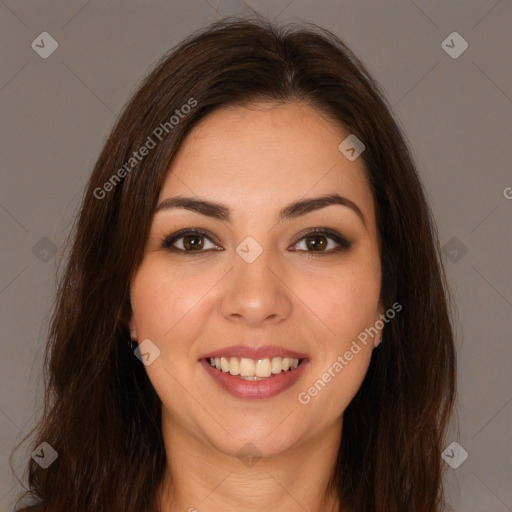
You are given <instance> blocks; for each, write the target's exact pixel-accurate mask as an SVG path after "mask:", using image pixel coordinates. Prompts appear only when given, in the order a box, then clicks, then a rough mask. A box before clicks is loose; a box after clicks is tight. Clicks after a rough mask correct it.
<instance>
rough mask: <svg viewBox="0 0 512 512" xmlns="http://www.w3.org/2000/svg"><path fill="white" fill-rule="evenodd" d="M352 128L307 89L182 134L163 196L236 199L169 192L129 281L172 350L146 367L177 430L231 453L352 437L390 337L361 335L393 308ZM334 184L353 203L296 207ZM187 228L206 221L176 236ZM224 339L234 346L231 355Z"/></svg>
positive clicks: (139, 315) (143, 335)
mask: <svg viewBox="0 0 512 512" xmlns="http://www.w3.org/2000/svg"><path fill="white" fill-rule="evenodd" d="M348 135H349V133H342V132H341V131H340V128H339V127H337V126H336V125H334V124H333V123H332V122H330V121H327V120H326V119H325V117H322V116H321V115H319V114H318V113H317V112H316V111H315V110H313V109H312V108H311V107H309V106H307V105H305V104H303V103H287V104H285V105H281V106H277V107H276V106H275V105H271V104H262V103H259V104H258V106H257V107H253V108H251V109H248V108H242V107H231V108H223V109H221V110H217V111H215V112H214V113H212V114H210V115H209V116H207V117H205V118H203V120H202V121H201V122H200V123H199V124H198V125H197V126H196V127H195V128H194V129H193V131H192V132H191V133H190V134H189V135H188V136H187V138H186V139H185V140H184V141H183V143H182V145H181V147H180V150H179V152H178V153H177V155H176V157H175V159H174V160H173V162H172V165H171V168H170V170H169V172H168V174H167V177H166V180H165V183H164V185H163V187H162V190H161V194H160V197H159V201H158V205H160V204H161V203H162V202H163V201H165V200H169V199H170V198H176V197H188V198H192V199H194V200H195V201H208V202H209V203H216V204H219V205H223V206H222V210H220V211H219V208H218V207H216V208H212V207H207V206H203V207H201V208H199V211H197V210H194V211H193V210H192V209H187V208H183V207H178V208H176V207H174V208H171V207H162V208H160V209H158V208H157V211H156V213H155V216H154V219H153V223H152V226H151V232H150V236H149V240H148V243H147V246H146V251H145V255H144V259H143V262H142V264H141V266H140V267H139V268H138V270H137V272H136V273H135V275H134V276H133V280H132V283H131V305H132V311H133V313H132V316H131V319H130V331H131V336H132V338H133V339H137V340H138V342H139V344H140V343H142V342H143V341H144V340H146V339H149V340H150V342H147V341H146V342H145V345H143V346H142V347H141V348H143V350H142V352H145V351H146V350H147V348H148V347H153V349H150V350H149V353H150V354H152V353H153V352H152V350H156V349H155V348H154V347H155V346H156V347H157V348H158V350H159V351H160V353H159V355H157V357H156V358H155V355H154V354H153V355H150V356H146V357H148V362H150V364H147V365H146V367H145V368H146V371H147V373H148V376H149V378H150V380H151V382H152V384H153V386H154V388H155V390H156V392H157V393H158V395H159V397H160V399H161V401H162V407H163V409H162V416H163V428H164V431H171V432H173V434H174V435H178V433H182V434H183V433H184V432H186V433H187V435H188V436H192V438H194V439H195V440H196V441H197V442H199V443H200V445H201V446H202V448H203V449H207V450H209V449H213V450H216V451H217V452H219V451H220V452H222V453H224V454H228V455H236V454H237V453H238V452H239V450H240V449H241V448H243V447H244V446H245V449H248V448H247V447H248V446H251V447H252V449H254V451H255V452H256V453H258V454H259V455H263V456H272V455H275V454H277V453H281V452H284V451H285V450H287V449H291V448H297V447H300V446H301V445H304V443H308V442H310V443H311V442H313V441H314V439H315V438H318V436H319V435H325V434H326V432H327V431H330V432H331V433H333V432H334V433H336V434H335V435H336V436H338V437H339V432H340V429H341V426H342V415H343V411H344V410H345V408H346V407H347V405H348V404H349V403H350V401H351V400H352V398H353V397H354V395H355V394H356V392H357V390H358V388H359V387H360V385H361V383H362V381H363V378H364V376H365V374H366V371H367V368H368V365H369V362H370V358H371V354H372V349H373V348H374V344H375V343H376V341H377V339H378V335H375V336H373V337H372V336H367V343H366V344H365V343H361V341H359V340H360V339H362V338H361V337H360V338H359V339H358V335H360V334H361V333H363V332H364V331H365V329H366V328H370V327H372V326H374V324H375V323H376V321H377V320H379V319H380V318H381V317H380V314H381V313H383V309H382V308H381V307H380V304H379V295H380V282H381V266H380V258H379V245H378V233H377V228H376V222H375V211H374V204H373V198H372V194H371V191H370V188H369V185H368V183H367V182H366V180H365V177H364V174H363V161H362V158H356V159H355V160H354V161H350V160H348V159H347V158H346V157H345V156H344V154H342V153H341V152H340V150H339V149H338V146H339V145H340V143H341V142H342V141H343V140H344V139H345V138H346V137H347V136H348ZM335 194H337V195H339V196H341V197H343V198H345V199H346V205H341V204H330V205H325V204H324V206H323V207H317V208H307V207H304V208H301V207H295V208H293V207H292V208H290V205H292V204H293V203H295V202H303V201H306V200H311V199H314V198H319V197H322V196H327V195H335ZM351 204H353V205H356V206H355V207H354V208H355V209H354V208H353V207H351V206H347V205H351ZM317 206H318V205H317ZM357 209H359V210H360V214H361V216H362V217H361V216H360V215H359V214H358V213H357V211H356V210H357ZM228 210H229V212H230V214H229V220H228V215H224V216H222V217H221V218H218V217H219V216H220V213H222V212H224V213H225V211H228ZM283 210H284V214H283V215H281V216H280V213H281V211H283ZM214 214H215V215H214ZM363 218H364V220H363ZM314 228H318V229H326V230H330V232H329V233H320V234H312V235H309V232H310V231H311V230H312V229H314ZM189 229H196V230H201V232H204V233H205V234H197V233H196V234H190V233H188V234H185V235H183V233H182V234H181V235H178V236H177V237H176V238H175V239H170V238H169V237H170V235H173V234H174V233H176V232H178V231H181V230H189ZM333 234H334V237H333V236H332V235H333ZM337 236H339V237H340V240H341V242H340V241H337V238H336V237H337ZM166 239H167V245H168V247H164V246H163V242H164V240H166ZM343 240H346V242H347V243H348V244H347V243H344V242H343ZM173 249H174V250H173ZM354 340H355V341H356V345H354ZM356 347H358V349H357V348H356ZM251 349H253V350H252V351H251ZM155 353H156V354H158V351H156V352H155ZM210 355H212V356H215V355H216V356H218V358H220V357H224V359H223V360H222V362H220V366H221V367H220V369H217V368H216V367H214V366H211V364H212V363H213V364H215V359H213V361H210V358H209V357H207V356H210ZM287 355H288V356H289V357H288V358H286V356H287ZM244 356H245V357H244ZM294 358H297V359H300V360H301V363H300V365H299V366H298V367H297V368H296V369H292V370H288V371H285V370H284V369H285V368H286V362H287V361H286V359H288V364H291V365H292V366H295V365H294V363H296V361H294ZM265 359H268V361H265ZM258 360H262V362H258ZM342 361H343V362H342ZM134 364H135V363H134ZM340 367H341V368H340ZM223 370H224V371H223ZM238 372H242V374H244V375H246V378H244V379H242V378H241V376H240V375H236V374H237V373H238ZM256 372H257V373H256ZM254 373H256V376H257V375H260V378H258V379H254V378H253V379H251V378H250V376H251V374H254ZM269 374H270V375H271V376H270V377H267V375H269ZM248 442H251V443H252V445H246V443H248Z"/></svg>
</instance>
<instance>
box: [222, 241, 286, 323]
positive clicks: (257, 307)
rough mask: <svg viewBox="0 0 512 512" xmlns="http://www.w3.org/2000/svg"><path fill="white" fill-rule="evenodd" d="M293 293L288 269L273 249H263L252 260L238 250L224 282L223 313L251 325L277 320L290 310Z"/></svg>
mask: <svg viewBox="0 0 512 512" xmlns="http://www.w3.org/2000/svg"><path fill="white" fill-rule="evenodd" d="M291 295H293V294H292V293H291V291H290V289H289V288H288V287H287V285H286V275H285V272H284V271H283V268H282V267H280V266H279V262H276V260H275V258H272V257H271V254H270V251H266V250H264V251H263V252H262V254H261V255H260V256H259V257H258V258H256V260H254V261H252V262H251V263H249V262H247V261H245V260H244V259H243V258H242V257H240V256H239V255H238V254H236V255H235V256H234V262H233V269H232V270H231V272H230V273H229V275H228V276H227V280H226V282H225V287H224V290H223V295H222V299H221V313H222V315H223V316H224V317H225V318H226V319H228V320H229V321H231V322H238V323H245V324H246V325H247V326H250V327H259V326H263V325H265V324H269V323H271V324H278V323H281V322H282V321H284V320H285V319H286V318H288V317H289V316H290V314H291V310H292V300H291Z"/></svg>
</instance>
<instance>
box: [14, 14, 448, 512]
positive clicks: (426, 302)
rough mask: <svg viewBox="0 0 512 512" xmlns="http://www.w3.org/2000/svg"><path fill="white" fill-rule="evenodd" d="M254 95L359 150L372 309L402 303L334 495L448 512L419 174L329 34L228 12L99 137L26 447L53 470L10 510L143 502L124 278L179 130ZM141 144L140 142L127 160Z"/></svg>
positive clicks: (147, 413)
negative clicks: (373, 266) (373, 242)
mask: <svg viewBox="0 0 512 512" xmlns="http://www.w3.org/2000/svg"><path fill="white" fill-rule="evenodd" d="M258 100H272V101H277V102H288V101H304V102H307V104H309V105H311V106H312V107H313V108H314V109H316V110H317V111H318V112H320V113H321V114H322V115H325V116H327V117H328V118H329V119H331V120H332V122H333V123H337V125H338V126H343V127H344V128H345V129H346V130H348V132H349V133H353V134H355V135H356V136H357V137H358V138H359V139H360V140H361V141H363V142H364V144H365V146H366V149H365V151H364V152H363V153H362V155H361V158H362V159H363V161H364V164H365V172H366V173H367V178H368V180H369V183H370V185H371V189H372V193H373V197H374V200H375V207H376V216H377V217H376V220H377V226H378V230H379V236H380V239H381V242H382V245H381V263H382V283H381V300H382V304H383V305H384V307H385V308H386V309H387V308H390V307H391V305H392V304H394V303H396V302H398V303H399V304H400V305H401V306H402V310H401V312H400V313H399V314H398V315H396V317H395V318H394V319H393V320H392V321H390V322H389V324H387V325H386V326H385V327H384V330H383V342H382V344H381V345H380V346H379V347H378V348H377V349H376V350H374V352H373V355H372V359H371V363H370V367H369V369H368V372H367V375H366V377H365V379H364V382H363V384H362V386H361V388H360V389H359V391H358V393H357V394H356V396H355V398H354V399H353V401H352V402H351V403H350V405H349V406H348V407H347V409H346V410H345V412H344V421H343V436H342V444H341V448H340V451H339V454H338V462H337V467H336V471H335V473H334V474H333V477H332V481H331V482H329V484H330V485H331V486H333V487H334V488H335V489H337V490H338V492H339V495H340V496H342V497H343V500H344V503H346V504H348V505H349V506H350V507H351V508H352V509H353V510H354V511H357V512H404V511H407V512H437V511H439V510H444V507H445V501H446V500H445V494H444V491H443V464H444V463H443V462H442V459H441V453H442V451H443V449H444V448H445V442H446V441H445V436H446V430H447V428H448V426H449V422H450V419H451V415H452V413H453V409H454V404H455V398H456V364H455V361H456V349H455V344H454V332H453V326H452V318H451V315H452V307H453V304H452V300H451V298H450V296H451V292H450V290H449V288H448V284H447V279H446V275H445V271H444V268H443V261H442V258H441V250H440V247H439V241H438V235H437V228H436V226H435V222H434V220H433V216H432V212H431V210H430V207H429V205H428V202H427V199H426V194H425V192H424V190H423V187H422V184H421V182H420V179H419V177H418V173H417V170H416V168H415V163H414V161H413V158H412V156H411V153H410V151H409V149H408V147H407V144H406V141H405V138H404V136H403V134H402V133H401V130H400V128H399V127H398V125H397V122H396V121H395V120H394V118H393V116H392V114H391V107H390V106H389V104H388V103H387V101H386V99H385V97H384V94H383V93H382V90H381V88H380V86H379V84H378V83H377V82H376V81H375V80H374V79H373V78H372V77H371V76H370V74H369V73H368V71H367V70H366V68H365V67H364V65H363V64H362V63H361V61H360V60H358V59H357V58H356V57H355V56H354V54H353V53H352V52H351V50H350V49H349V48H348V47H347V46H346V45H345V44H344V43H343V42H342V41H341V40H340V39H339V38H338V37H337V36H336V35H334V34H333V33H332V32H330V31H327V30H325V29H321V28H320V27H317V26H316V25H314V24H311V23H302V24H299V25H297V24H291V25H286V26H278V25H276V24H275V23H272V22H268V21H265V20H262V19H259V18H257V19H252V20H244V19H239V18H224V19H222V20H220V21H217V22H215V23H213V24H212V25H210V26H208V27H206V28H203V29H201V30H199V31H197V32H196V33H194V34H192V35H190V36H189V37H188V38H187V39H185V40H184V41H182V42H181V43H180V44H179V45H178V46H177V47H175V48H173V49H172V50H171V51H170V52H169V53H168V54H166V55H164V57H163V58H162V59H161V60H160V61H159V62H158V63H157V65H156V66H155V68H154V70H153V71H152V72H151V73H150V74H149V75H148V76H147V77H146V78H145V79H144V80H143V82H142V84H141V85H140V87H139V88H138V90H137V91H136V92H135V93H134V95H133V97H132V98H131V99H130V101H129V102H128V104H127V105H126V107H125V108H124V111H123V112H122V115H120V117H119V119H118V120H117V122H116V125H115V126H114V128H113V130H112V132H111V134H110V136H109V137H108V140H107V142H106V144H105V146H104V148H103V150H102V152H101V154H100V156H99V158H98V160H97V163H96V165H95V167H94V170H93V173H92V175H91V178H90V180H89V183H88V185H87V188H86V190H85V195H84V197H83V200H82V205H81V209H80V211H79V214H78V215H77V217H76V221H75V223H74V225H73V229H72V231H71V233H70V235H69V237H70V238H69V240H68V246H69V247H70V254H69V258H68V259H67V260H66V261H67V264H66V267H65V271H64V273H63V274H62V276H61V277H60V278H58V292H57V298H56V302H55V305H54V308H53V311H52V317H51V324H50V330H49V336H48V342H47V346H46V351H45V359H44V366H45V367H44V380H45V400H44V412H43V414H42V418H41V420H40V422H39V423H38V425H37V426H36V427H35V428H34V430H36V436H35V439H34V440H33V441H32V443H31V447H32V449H33V450H34V449H35V448H36V447H38V446H39V445H40V444H41V443H42V442H47V443H48V444H49V445H50V446H51V447H52V448H53V449H54V450H55V451H56V452H57V453H58V458H57V459H56V460H55V461H54V462H53V463H52V464H51V465H50V466H49V467H47V468H46V469H43V468H42V467H41V466H40V465H39V464H38V463H37V462H35V460H33V459H32V458H30V459H29V462H28V483H29V489H28V490H27V491H26V492H25V493H23V494H22V495H21V496H20V497H19V499H18V501H17V502H16V504H17V505H18V504H19V502H20V501H21V499H22V498H27V497H29V496H31V497H32V498H34V501H36V502H38V503H40V507H41V510H48V511H51V512H61V511H62V512H64V511H65V512H69V511H73V512H105V511H109V512H140V511H148V512H149V511H152V510H154V509H155V508H156V490H157V488H158V486H159V484H160V483H161V481H162V478H163V474H164V469H165V466H166V457H165V451H164V446H163V440H162V431H161V424H160V421H161V402H160V399H159V397H158V396H157V394H156V392H155V390H154V388H153V387H152V385H151V383H150V381H149V379H148V377H147V374H146V371H145V369H144V366H143V365H142V364H139V363H140V362H139V361H138V360H137V359H136V358H135V357H134V354H133V348H132V347H131V345H130V336H129V331H128V327H127V319H128V318H129V317H128V315H129V312H130V303H129V289H130V279H131V277H132V275H133V274H134V272H135V271H136V269H137V268H138V266H139V265H140V263H141V261H142V258H143V254H144V248H145V244H146V240H147V237H148V234H149V230H150V226H151V223H152V219H153V213H154V209H155V206H156V203H157V199H158V196H159V193H160V189H161V186H162V183H163V180H164V178H165V176H166V173H167V171H168V169H169V166H170V163H171V159H172V158H173V155H174V154H175V153H176V151H177V149H178V147H179V145H180V142H181V141H182V140H183V138H184V136H185V135H186V134H187V133H188V132H190V130H191V129H192V128H193V127H194V126H195V125H196V123H197V122H198V121H199V120H200V119H201V118H203V117H204V116H206V115H207V114H208V113H209V112H212V111H213V110H214V109H216V108H218V107H220V106H225V105H234V104H239V105H244V104H246V105H247V104H251V103H254V102H257V101H258ZM185 105H188V107H187V108H185V107H184V106H185ZM173 116H174V118H173ZM157 128H159V129H160V130H159V131H157ZM157 134H158V136H157ZM149 139H151V140H152V141H153V143H154V146H151V144H150V142H149ZM340 142H341V140H340ZM143 146H146V147H149V146H151V148H150V150H149V151H147V152H145V153H146V154H145V156H144V157H141V158H140V159H139V158H138V157H137V158H136V159H135V160H134V158H135V157H134V156H133V155H134V153H137V154H139V156H140V153H142V152H141V151H140V148H142V147H143ZM121 169H124V172H123V171H122V170H121ZM34 430H33V431H34ZM33 431H32V432H33ZM32 432H31V433H30V434H29V436H30V435H31V434H32ZM27 437H28V436H26V437H25V438H24V439H23V440H22V441H21V443H22V442H24V441H25V440H26V439H27ZM21 443H20V444H21ZM18 447H19V445H18V446H17V447H16V448H15V450H16V449H17V448H18ZM11 457H12V455H11ZM326 484H327V482H326Z"/></svg>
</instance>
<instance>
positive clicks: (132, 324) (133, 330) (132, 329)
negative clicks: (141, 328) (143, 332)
mask: <svg viewBox="0 0 512 512" xmlns="http://www.w3.org/2000/svg"><path fill="white" fill-rule="evenodd" d="M128 327H129V329H130V338H131V339H132V340H133V341H137V326H136V323H135V315H134V314H133V311H132V312H131V313H130V320H129V321H128Z"/></svg>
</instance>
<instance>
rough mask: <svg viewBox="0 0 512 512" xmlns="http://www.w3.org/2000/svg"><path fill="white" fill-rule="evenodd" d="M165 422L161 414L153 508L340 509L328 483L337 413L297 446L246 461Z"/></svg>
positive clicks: (209, 511)
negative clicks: (161, 467)
mask: <svg viewBox="0 0 512 512" xmlns="http://www.w3.org/2000/svg"><path fill="white" fill-rule="evenodd" d="M166 423H167V421H166V420H165V419H164V420H163V427H164V429H163V432H164V442H165V446H166V453H167V470H166V475H165V477H164V480H163V482H162V485H161V486H160V489H159V492H158V503H159V508H158V511H159V512H175V511H176V512H177V511H181V512H182V511H189V512H197V511H200V512H213V511H215V512H216V511H218V510H226V511H228V510H244V512H256V511H258V512H259V511H261V510H265V511H268V512H281V511H285V510H286V511H288V510H307V511H309V512H338V511H339V510H342V506H341V502H340V499H339V497H338V496H337V495H336V494H335V493H332V492H330V490H329V488H328V483H329V481H330V479H331V477H332V474H333V472H334V468H335V464H336V459H337V454H338V449H339V445H340V441H341V436H340V432H341V424H342V419H340V422H339V423H336V424H333V425H331V426H330V427H329V428H328V429H327V430H323V431H322V432H321V433H319V434H318V435H316V436H315V437H312V438H309V439H308V440H307V441H306V442H304V443H302V444H301V445H300V446H292V447H289V448H288V449H287V450H285V451H282V452H281V453H279V454H277V455H273V456H269V457H262V458H260V459H259V460H256V459H255V460H253V461H252V462H251V461H244V460H241V459H240V458H239V457H237V455H236V453H235V454H227V453H224V452H222V451H220V450H218V449H217V448H215V447H214V446H212V445H211V444H206V443H205V442H204V440H201V439H199V438H198V437H195V436H194V435H192V434H191V433H190V432H189V431H185V430H183V429H180V427H179V425H176V424H172V423H170V422H169V423H167V424H166ZM171 439H172V443H171Z"/></svg>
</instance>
